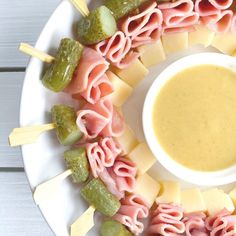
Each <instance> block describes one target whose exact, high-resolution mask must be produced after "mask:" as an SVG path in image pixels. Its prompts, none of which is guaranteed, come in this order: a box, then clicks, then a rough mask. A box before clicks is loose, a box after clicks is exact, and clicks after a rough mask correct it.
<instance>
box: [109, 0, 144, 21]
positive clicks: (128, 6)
mask: <svg viewBox="0 0 236 236" xmlns="http://www.w3.org/2000/svg"><path fill="white" fill-rule="evenodd" d="M144 2H147V0H105V4H104V5H105V6H106V7H107V8H109V9H110V11H111V12H112V14H113V16H114V17H115V19H116V20H119V19H120V18H122V17H123V16H125V15H127V14H129V13H130V12H132V11H133V10H135V9H136V8H138V7H139V6H140V5H141V4H143V3H144Z"/></svg>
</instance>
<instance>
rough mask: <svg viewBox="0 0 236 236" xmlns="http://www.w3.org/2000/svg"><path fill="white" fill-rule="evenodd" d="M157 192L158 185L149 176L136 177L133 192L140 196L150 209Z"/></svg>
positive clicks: (158, 189)
mask: <svg viewBox="0 0 236 236" xmlns="http://www.w3.org/2000/svg"><path fill="white" fill-rule="evenodd" d="M159 191H160V184H159V183H158V182H157V181H156V180H154V179H153V178H152V177H151V176H150V175H148V174H146V173H145V174H143V175H140V176H138V178H137V179H136V186H135V189H134V191H133V192H134V193H135V194H138V195H140V196H142V197H143V198H144V199H145V200H146V202H147V203H148V205H149V207H150V208H151V206H152V205H153V203H154V202H155V199H156V197H157V195H158V193H159Z"/></svg>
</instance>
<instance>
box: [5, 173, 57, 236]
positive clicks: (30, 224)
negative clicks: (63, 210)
mask: <svg viewBox="0 0 236 236" xmlns="http://www.w3.org/2000/svg"><path fill="white" fill-rule="evenodd" d="M0 235H1V236H16V235H17V236H52V235H53V233H52V232H51V230H50V228H49V227H48V225H47V224H46V222H45V220H44V219H43V217H42V216H41V213H40V211H39V210H38V208H37V206H36V205H35V204H34V202H33V199H32V195H31V192H30V189H29V186H28V183H27V180H26V176H25V174H24V173H23V172H0Z"/></svg>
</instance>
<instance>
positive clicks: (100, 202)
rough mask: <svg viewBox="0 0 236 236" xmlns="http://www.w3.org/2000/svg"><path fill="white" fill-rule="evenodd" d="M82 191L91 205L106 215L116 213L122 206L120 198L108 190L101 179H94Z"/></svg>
mask: <svg viewBox="0 0 236 236" xmlns="http://www.w3.org/2000/svg"><path fill="white" fill-rule="evenodd" d="M80 193H81V195H82V196H83V198H84V199H85V200H86V201H87V202H88V203H89V205H92V206H94V207H95V208H96V209H97V210H98V211H100V212H101V213H102V214H104V215H106V216H113V215H115V214H116V212H117V211H118V210H119V208H120V202H119V200H118V199H117V198H116V197H115V196H113V195H112V194H111V193H110V192H109V191H108V189H107V188H106V186H105V185H104V183H103V182H102V181H101V180H100V179H92V180H91V181H90V182H89V183H88V184H87V185H85V186H84V187H83V188H82V189H81V192H80Z"/></svg>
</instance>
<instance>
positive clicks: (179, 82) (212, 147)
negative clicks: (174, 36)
mask: <svg viewBox="0 0 236 236" xmlns="http://www.w3.org/2000/svg"><path fill="white" fill-rule="evenodd" d="M152 115H153V128H154V132H155V135H156V137H157V139H158V141H159V143H160V145H161V146H162V148H163V149H164V150H165V151H166V152H167V153H168V154H169V156H170V157H172V158H173V159H174V160H176V161H177V162H179V163H180V164H182V165H184V166H186V167H189V168H191V169H194V170H200V171H216V170H220V169H224V168H227V167H230V166H232V165H234V164H236V73H234V72H232V71H231V70H229V69H226V68H223V67H220V66H214V65H199V66H195V67H192V68H188V69H185V70H183V71H181V72H180V73H178V74H176V75H175V76H174V77H173V78H171V79H170V80H169V81H168V82H167V83H166V84H165V85H164V87H163V88H162V89H161V91H160V93H159V94H158V96H157V97H156V101H155V104H154V107H153V114H152Z"/></svg>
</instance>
